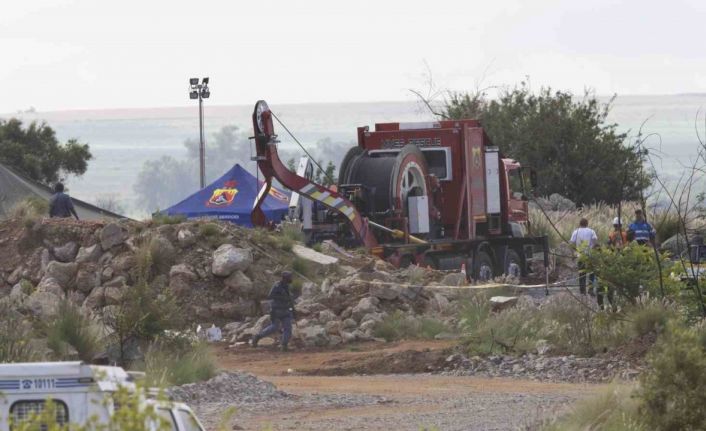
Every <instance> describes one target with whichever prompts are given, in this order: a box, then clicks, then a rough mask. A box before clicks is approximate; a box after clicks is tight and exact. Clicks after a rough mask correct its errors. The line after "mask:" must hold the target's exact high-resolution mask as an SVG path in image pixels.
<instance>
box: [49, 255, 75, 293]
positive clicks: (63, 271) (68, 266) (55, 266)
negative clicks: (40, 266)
mask: <svg viewBox="0 0 706 431" xmlns="http://www.w3.org/2000/svg"><path fill="white" fill-rule="evenodd" d="M76 272H78V265H77V264H76V263H74V262H70V263H62V262H57V261H52V262H49V264H48V265H47V270H46V273H45V274H46V276H47V277H51V278H53V279H54V280H56V281H57V282H58V283H59V284H60V285H61V287H63V288H64V289H67V288H68V287H69V286H71V284H72V283H73V281H74V278H75V277H76Z"/></svg>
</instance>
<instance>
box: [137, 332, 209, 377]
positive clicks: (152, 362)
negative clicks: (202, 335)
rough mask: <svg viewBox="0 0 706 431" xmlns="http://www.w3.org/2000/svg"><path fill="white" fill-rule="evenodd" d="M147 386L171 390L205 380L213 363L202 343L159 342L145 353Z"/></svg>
mask: <svg viewBox="0 0 706 431" xmlns="http://www.w3.org/2000/svg"><path fill="white" fill-rule="evenodd" d="M145 372H146V374H147V382H148V383H149V384H150V385H152V386H159V387H164V386H174V385H183V384H186V383H193V382H200V381H204V380H208V379H210V378H211V377H213V376H214V375H215V373H216V363H215V360H214V358H213V356H212V355H211V352H210V351H209V349H208V346H207V345H206V344H205V343H203V342H193V341H191V340H186V341H175V340H174V337H172V339H165V338H158V339H157V340H156V341H155V342H153V343H152V344H151V345H150V347H149V348H148V349H147V352H146V353H145Z"/></svg>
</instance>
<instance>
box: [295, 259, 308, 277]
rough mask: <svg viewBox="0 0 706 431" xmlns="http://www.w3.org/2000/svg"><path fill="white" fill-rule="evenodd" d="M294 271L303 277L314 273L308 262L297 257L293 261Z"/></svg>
mask: <svg viewBox="0 0 706 431" xmlns="http://www.w3.org/2000/svg"><path fill="white" fill-rule="evenodd" d="M292 270H293V271H295V272H297V273H299V274H301V275H303V276H309V275H311V272H312V266H311V263H309V261H308V260H306V259H302V258H301V257H299V256H297V257H295V258H294V260H293V261H292Z"/></svg>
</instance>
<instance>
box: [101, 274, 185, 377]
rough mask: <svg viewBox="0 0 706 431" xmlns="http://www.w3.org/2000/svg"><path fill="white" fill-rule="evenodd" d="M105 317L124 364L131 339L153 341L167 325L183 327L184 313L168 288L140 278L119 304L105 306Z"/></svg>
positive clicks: (111, 338) (104, 319)
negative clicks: (161, 287)
mask: <svg viewBox="0 0 706 431" xmlns="http://www.w3.org/2000/svg"><path fill="white" fill-rule="evenodd" d="M103 321H104V323H105V324H106V326H107V327H108V328H109V329H110V330H111V334H110V341H112V343H113V345H115V346H116V348H117V350H118V354H119V356H120V365H123V366H125V365H129V364H128V361H127V349H128V347H129V343H130V341H131V340H138V341H151V340H154V339H155V338H156V337H157V336H159V335H161V334H162V333H163V332H164V331H165V330H167V329H178V328H181V327H182V326H183V323H184V315H183V312H182V310H181V309H180V308H179V307H178V305H177V303H176V300H175V298H174V296H173V295H172V294H171V293H170V292H169V291H168V290H167V289H160V288H158V287H157V286H153V285H150V284H149V283H147V282H145V281H140V282H138V283H137V284H136V285H135V286H131V287H129V288H128V289H127V290H126V292H125V293H124V294H123V296H122V298H121V299H120V301H119V303H118V304H117V305H115V306H111V307H105V308H104V309H103Z"/></svg>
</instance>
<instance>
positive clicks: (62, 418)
mask: <svg viewBox="0 0 706 431" xmlns="http://www.w3.org/2000/svg"><path fill="white" fill-rule="evenodd" d="M52 401H53V403H54V407H55V408H56V422H57V423H58V424H59V425H68V423H69V408H68V407H66V404H65V403H64V402H63V401H59V400H52ZM45 404H46V401H45V400H22V401H16V402H15V403H13V404H12V406H11V407H10V416H11V417H12V421H13V422H14V423H18V422H22V421H24V420H27V419H29V418H31V417H32V416H33V415H34V414H40V413H41V412H43V411H44V407H45Z"/></svg>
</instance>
